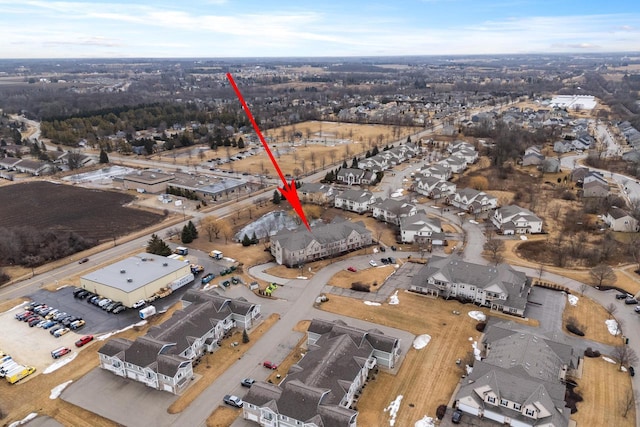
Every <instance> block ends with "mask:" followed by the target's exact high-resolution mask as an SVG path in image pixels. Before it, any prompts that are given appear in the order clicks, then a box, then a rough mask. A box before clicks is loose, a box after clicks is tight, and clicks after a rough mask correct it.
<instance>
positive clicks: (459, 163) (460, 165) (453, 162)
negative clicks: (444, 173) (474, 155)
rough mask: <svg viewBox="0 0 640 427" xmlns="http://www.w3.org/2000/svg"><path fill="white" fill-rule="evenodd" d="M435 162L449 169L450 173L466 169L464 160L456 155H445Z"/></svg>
mask: <svg viewBox="0 0 640 427" xmlns="http://www.w3.org/2000/svg"><path fill="white" fill-rule="evenodd" d="M437 164H438V165H442V166H444V167H445V168H448V169H451V172H452V173H462V172H464V171H465V170H466V169H467V162H466V160H465V159H463V158H462V157H457V156H451V157H447V158H446V159H443V160H440V161H439V162H438V163H437Z"/></svg>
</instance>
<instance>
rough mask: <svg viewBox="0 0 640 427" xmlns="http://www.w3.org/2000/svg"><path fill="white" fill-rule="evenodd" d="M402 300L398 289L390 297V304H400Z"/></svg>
mask: <svg viewBox="0 0 640 427" xmlns="http://www.w3.org/2000/svg"><path fill="white" fill-rule="evenodd" d="M398 304H400V300H399V299H398V291H397V290H396V291H395V292H394V293H393V295H391V296H390V297H389V305H398Z"/></svg>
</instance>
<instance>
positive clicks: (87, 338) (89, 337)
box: [76, 335, 93, 347]
mask: <svg viewBox="0 0 640 427" xmlns="http://www.w3.org/2000/svg"><path fill="white" fill-rule="evenodd" d="M91 341H93V335H85V336H83V337H82V338H80V339H79V340H78V341H76V347H82V346H83V345H85V344H87V343H90V342H91Z"/></svg>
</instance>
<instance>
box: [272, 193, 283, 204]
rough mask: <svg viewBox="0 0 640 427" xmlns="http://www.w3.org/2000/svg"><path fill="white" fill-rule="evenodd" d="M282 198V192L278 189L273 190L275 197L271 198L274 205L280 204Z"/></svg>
mask: <svg viewBox="0 0 640 427" xmlns="http://www.w3.org/2000/svg"><path fill="white" fill-rule="evenodd" d="M281 200H282V198H281V197H280V192H279V191H278V190H275V191H274V192H273V199H271V201H272V202H273V204H274V205H279V204H280V201H281Z"/></svg>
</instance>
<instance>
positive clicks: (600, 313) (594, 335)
mask: <svg viewBox="0 0 640 427" xmlns="http://www.w3.org/2000/svg"><path fill="white" fill-rule="evenodd" d="M589 292H597V291H596V290H589ZM576 296H577V297H578V298H579V299H578V303H577V304H576V305H575V306H573V305H571V304H569V303H567V304H566V305H565V308H564V312H563V313H562V324H563V325H566V324H567V319H569V318H571V317H573V318H574V319H575V320H576V322H577V324H579V325H581V326H580V330H582V332H584V333H585V336H584V338H585V339H590V340H593V341H597V342H601V343H603V344H608V345H620V344H622V337H621V336H620V335H618V336H613V335H611V333H609V330H608V329H607V325H606V324H605V323H604V321H605V320H607V319H609V315H608V314H607V312H606V311H605V309H604V308H603V307H602V306H601V305H600V304H598V303H596V302H595V301H593V300H592V299H591V298H589V297H588V296H586V295H576ZM614 317H615V313H614ZM629 327H631V325H629ZM565 333H566V334H568V335H571V333H570V332H568V331H565Z"/></svg>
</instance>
